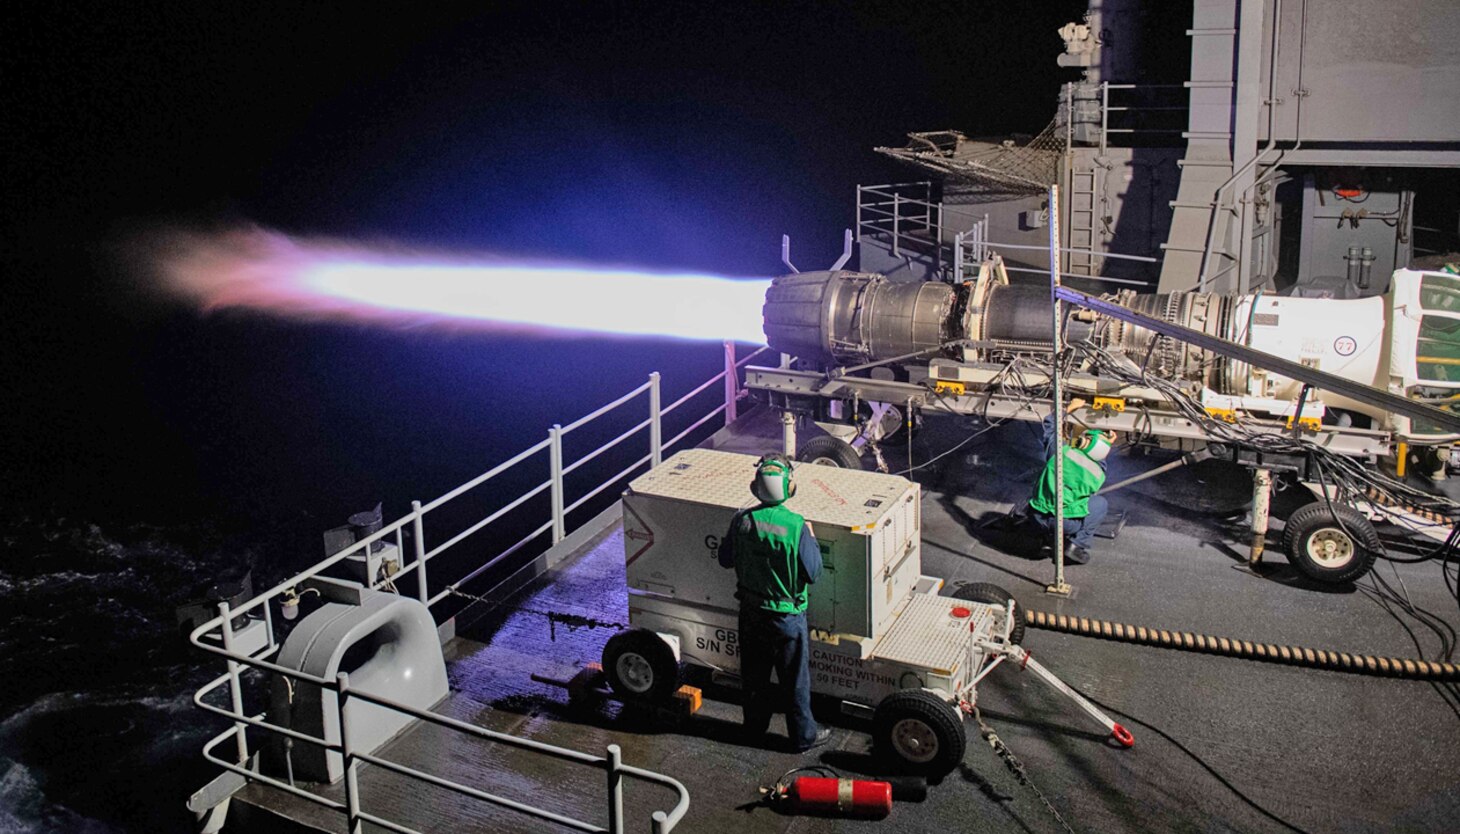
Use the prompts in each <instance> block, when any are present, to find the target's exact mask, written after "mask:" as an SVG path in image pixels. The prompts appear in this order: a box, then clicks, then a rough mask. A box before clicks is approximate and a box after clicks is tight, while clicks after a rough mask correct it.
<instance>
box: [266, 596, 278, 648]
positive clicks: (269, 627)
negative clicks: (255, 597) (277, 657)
mask: <svg viewBox="0 0 1460 834" xmlns="http://www.w3.org/2000/svg"><path fill="white" fill-rule="evenodd" d="M264 637H265V638H266V639H267V640H268V644H267V645H268V648H269V650H270V651H273V649H274V646H275V644H276V643H277V641H276V640H275V639H274V611H273V609H271V608H269V604H268V603H267V602H266V603H264Z"/></svg>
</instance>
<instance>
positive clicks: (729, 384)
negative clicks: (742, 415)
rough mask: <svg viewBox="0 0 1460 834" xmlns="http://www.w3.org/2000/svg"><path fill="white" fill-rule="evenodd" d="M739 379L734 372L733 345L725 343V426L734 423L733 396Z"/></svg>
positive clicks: (732, 343)
mask: <svg viewBox="0 0 1460 834" xmlns="http://www.w3.org/2000/svg"><path fill="white" fill-rule="evenodd" d="M739 382H740V377H739V375H738V372H737V371H736V370H735V343H734V342H726V343H725V425H727V426H728V425H730V424H731V423H733V422H735V418H736V416H737V414H736V413H735V394H736V393H737V388H738V387H739Z"/></svg>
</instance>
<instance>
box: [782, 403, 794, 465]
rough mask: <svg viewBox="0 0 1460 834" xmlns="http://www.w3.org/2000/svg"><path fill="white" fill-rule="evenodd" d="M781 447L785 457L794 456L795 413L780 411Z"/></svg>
mask: <svg viewBox="0 0 1460 834" xmlns="http://www.w3.org/2000/svg"><path fill="white" fill-rule="evenodd" d="M781 449H782V451H784V452H785V453H786V457H788V458H792V459H795V457H796V415H794V414H792V413H791V412H789V411H782V412H781Z"/></svg>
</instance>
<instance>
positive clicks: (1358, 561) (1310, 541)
mask: <svg viewBox="0 0 1460 834" xmlns="http://www.w3.org/2000/svg"><path fill="white" fill-rule="evenodd" d="M1382 549H1383V545H1382V544H1381V543H1380V542H1379V534H1378V533H1376V532H1375V531H1374V525H1372V524H1370V523H1369V520H1368V519H1367V518H1364V515H1363V513H1361V512H1359V511H1358V510H1356V509H1354V508H1353V507H1350V506H1348V505H1346V504H1333V505H1332V510H1330V509H1329V504H1328V502H1327V501H1317V502H1314V503H1312V504H1307V505H1305V506H1302V507H1299V508H1298V510H1297V512H1295V513H1293V514H1292V515H1291V516H1289V517H1288V524H1287V527H1286V528H1285V529H1284V530H1283V550H1284V551H1286V553H1287V556H1288V561H1289V562H1291V563H1292V565H1293V567H1295V568H1297V569H1298V572H1299V573H1301V574H1303V575H1304V576H1306V577H1308V578H1309V579H1316V580H1317V581H1319V582H1328V583H1335V584H1336V583H1340V582H1352V581H1354V580H1355V579H1358V578H1359V577H1360V576H1363V575H1364V574H1366V573H1368V572H1369V569H1370V568H1372V567H1373V566H1374V558H1375V557H1376V556H1377V555H1378V554H1379V552H1380V551H1381V550H1382Z"/></svg>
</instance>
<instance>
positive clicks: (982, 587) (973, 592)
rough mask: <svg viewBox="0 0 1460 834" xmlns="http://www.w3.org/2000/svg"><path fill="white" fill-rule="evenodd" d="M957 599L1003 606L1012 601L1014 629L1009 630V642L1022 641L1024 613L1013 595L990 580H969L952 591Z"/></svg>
mask: <svg viewBox="0 0 1460 834" xmlns="http://www.w3.org/2000/svg"><path fill="white" fill-rule="evenodd" d="M953 596H954V597H955V598H957V599H966V600H968V601H969V602H984V603H988V604H989V605H998V606H1005V605H1008V604H1009V603H1010V602H1011V601H1012V602H1014V630H1013V631H1011V632H1009V642H1010V643H1013V644H1014V645H1016V646H1017V645H1019V644H1021V643H1023V642H1024V614H1023V612H1022V611H1020V609H1019V603H1018V601H1016V600H1014V595H1013V594H1011V593H1009V592H1008V591H1006V590H1004V589H1003V588H1001V587H999V586H998V585H995V584H994V583H992V582H970V583H968V584H967V585H964V586H962V587H961V588H959V589H958V590H956V591H954V592H953Z"/></svg>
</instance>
